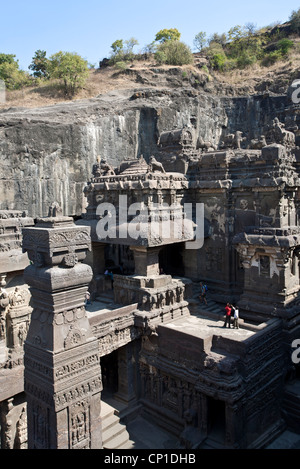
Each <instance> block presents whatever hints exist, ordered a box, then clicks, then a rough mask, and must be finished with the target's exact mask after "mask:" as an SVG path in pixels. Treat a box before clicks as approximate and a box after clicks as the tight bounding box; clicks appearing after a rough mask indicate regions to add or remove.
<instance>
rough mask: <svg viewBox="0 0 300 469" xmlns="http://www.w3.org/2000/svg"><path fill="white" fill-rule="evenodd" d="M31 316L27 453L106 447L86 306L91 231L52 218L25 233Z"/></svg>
mask: <svg viewBox="0 0 300 469" xmlns="http://www.w3.org/2000/svg"><path fill="white" fill-rule="evenodd" d="M23 250H24V251H27V252H28V255H29V259H30V260H31V262H32V265H30V266H29V267H27V269H26V270H25V273H24V276H25V279H26V281H27V283H28V285H29V286H30V290H31V294H32V305H33V312H32V317H31V323H30V327H29V330H28V334H27V339H26V342H25V347H24V349H25V358H24V362H25V391H26V395H27V403H28V448H29V449H35V448H36V449H77V448H79V449H80V448H86V449H96V448H101V447H102V440H101V421H100V402H101V390H102V381H101V371H100V357H99V351H98V341H97V339H96V338H95V337H93V335H92V333H91V329H90V325H89V321H88V318H87V314H86V311H85V307H84V301H85V293H86V291H87V288H88V285H89V283H90V281H91V280H92V269H91V267H90V266H88V265H86V264H82V263H81V262H80V261H82V260H83V259H84V258H85V255H86V252H87V251H88V250H90V233H89V228H87V227H80V226H76V225H75V224H74V223H73V219H72V218H68V217H61V216H54V217H51V216H49V217H48V218H43V219H39V220H38V223H37V225H36V226H35V227H34V228H28V229H24V230H23Z"/></svg>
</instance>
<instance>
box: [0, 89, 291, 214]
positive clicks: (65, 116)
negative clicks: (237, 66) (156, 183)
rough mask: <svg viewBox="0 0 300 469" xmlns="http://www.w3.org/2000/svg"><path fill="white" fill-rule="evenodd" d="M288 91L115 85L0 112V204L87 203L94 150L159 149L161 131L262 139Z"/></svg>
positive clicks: (127, 155)
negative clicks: (236, 93)
mask: <svg viewBox="0 0 300 469" xmlns="http://www.w3.org/2000/svg"><path fill="white" fill-rule="evenodd" d="M286 99H287V98H286V97H285V96H274V97H263V96H255V97H249V98H247V97H245V98H241V97H239V98H228V97H226V98H222V97H220V96H213V95H212V94H209V93H203V92H202V93H201V92H199V91H197V90H193V89H188V88H187V89H177V90H170V89H160V90H155V89H153V88H152V89H151V88H149V89H146V88H143V89H137V90H119V91H113V92H110V93H108V94H106V95H100V96H99V97H97V98H93V99H91V100H86V101H75V102H72V103H64V104H57V105H54V106H49V107H44V108H36V109H23V108H22V109H19V108H17V109H9V110H6V111H2V112H0V172H1V180H0V209H2V210H3V209H4V210H7V209H9V210H27V211H28V215H29V216H31V217H37V216H45V215H47V213H48V207H49V205H50V204H51V203H52V202H53V201H54V200H55V201H57V202H58V203H59V204H60V205H61V207H62V209H63V213H64V215H72V216H80V215H81V214H82V212H83V211H84V209H85V204H86V201H85V197H84V194H83V188H84V186H85V185H86V183H87V181H88V180H89V179H90V177H91V171H92V167H93V164H94V163H95V161H96V159H97V156H98V155H100V156H101V157H102V158H106V159H107V161H108V162H109V163H110V164H111V165H112V166H118V165H120V163H121V162H122V161H124V160H132V159H135V158H138V157H139V156H141V155H143V156H144V158H145V159H146V160H148V159H149V157H150V156H151V155H154V156H157V155H158V156H159V147H158V142H159V137H160V135H161V134H162V133H163V132H166V131H171V130H175V129H182V128H183V127H185V126H188V127H190V128H192V130H193V134H194V137H195V142H197V141H199V140H201V139H202V140H203V141H209V142H211V143H212V144H213V145H214V146H215V147H218V145H219V144H220V142H221V140H222V138H223V136H224V135H225V134H226V133H234V132H235V131H242V132H244V134H245V135H246V137H247V138H249V139H250V138H259V136H260V135H261V134H262V133H263V128H264V126H265V125H266V124H267V123H268V122H270V120H271V119H273V118H274V117H276V116H278V115H280V113H282V112H284V109H285V106H286V105H287V103H286Z"/></svg>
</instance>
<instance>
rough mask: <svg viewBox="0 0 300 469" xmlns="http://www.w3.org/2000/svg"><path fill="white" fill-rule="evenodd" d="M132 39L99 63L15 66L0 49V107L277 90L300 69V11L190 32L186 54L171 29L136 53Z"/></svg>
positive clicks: (60, 59)
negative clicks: (110, 95) (120, 93)
mask: <svg viewBox="0 0 300 469" xmlns="http://www.w3.org/2000/svg"><path fill="white" fill-rule="evenodd" d="M137 44H138V43H137V40H135V39H134V38H131V39H130V40H128V41H123V40H116V41H115V42H114V43H113V44H112V46H111V48H112V53H111V56H110V57H109V58H107V59H104V60H102V61H101V62H100V63H99V67H95V66H91V65H89V64H88V63H87V62H86V61H85V60H84V59H82V58H81V57H80V56H78V55H77V54H71V53H68V52H58V53H57V54H54V55H52V56H51V57H50V58H47V57H46V52H45V51H41V50H38V51H36V53H35V56H34V57H33V59H32V63H31V64H30V66H29V69H30V70H31V74H30V73H28V72H25V71H22V70H19V67H18V61H17V60H16V58H15V56H13V55H7V54H1V53H0V79H2V83H3V82H5V87H6V93H5V94H6V99H5V102H3V99H2V104H1V100H0V109H7V108H11V107H40V106H46V105H52V104H55V103H59V102H62V101H66V100H75V99H76V100H78V99H86V98H92V97H97V96H99V95H101V94H104V93H107V92H108V91H112V90H118V89H125V88H126V89H138V88H141V87H148V88H149V87H154V88H174V87H176V88H180V87H184V88H191V89H193V90H195V91H205V92H209V93H214V94H217V95H225V96H241V95H251V94H256V93H262V92H268V93H276V94H283V93H285V92H286V91H287V88H288V86H289V84H290V83H291V82H292V81H293V80H294V79H296V78H299V74H300V73H299V72H300V9H299V10H298V11H296V12H292V14H291V17H290V21H289V22H287V23H284V24H277V25H272V26H268V27H265V28H261V29H260V30H257V29H256V28H255V26H254V25H252V24H247V25H246V26H244V27H241V26H235V27H233V28H231V29H230V31H229V32H228V33H227V34H218V33H215V34H213V35H212V36H211V37H210V38H206V33H205V32H202V31H201V32H200V33H198V34H197V35H196V36H195V40H194V46H195V49H197V50H198V51H197V52H196V53H195V52H194V53H192V51H191V49H190V48H189V46H187V45H186V44H184V43H182V42H181V41H180V33H179V31H177V30H176V29H171V30H162V31H159V33H157V35H156V38H155V41H153V43H152V44H150V45H148V46H147V47H146V48H144V50H143V51H142V52H140V53H134V52H133V48H134V47H135V46H136V45H137Z"/></svg>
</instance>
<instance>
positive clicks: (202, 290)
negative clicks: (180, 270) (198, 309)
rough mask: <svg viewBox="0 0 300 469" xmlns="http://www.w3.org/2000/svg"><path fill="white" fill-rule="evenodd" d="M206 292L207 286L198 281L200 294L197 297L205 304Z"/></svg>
mask: <svg viewBox="0 0 300 469" xmlns="http://www.w3.org/2000/svg"><path fill="white" fill-rule="evenodd" d="M206 292H207V286H206V285H203V283H202V282H200V296H199V299H200V301H201V303H202V301H203V302H204V303H205V304H206V305H207V301H206Z"/></svg>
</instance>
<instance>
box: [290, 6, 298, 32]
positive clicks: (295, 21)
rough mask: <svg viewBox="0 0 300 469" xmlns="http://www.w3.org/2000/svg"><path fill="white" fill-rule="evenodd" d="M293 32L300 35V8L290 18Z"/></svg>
mask: <svg viewBox="0 0 300 469" xmlns="http://www.w3.org/2000/svg"><path fill="white" fill-rule="evenodd" d="M290 23H291V30H292V31H293V32H294V33H297V34H300V8H299V9H298V10H294V11H292V13H291V16H290Z"/></svg>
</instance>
